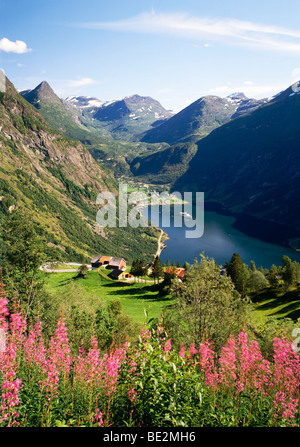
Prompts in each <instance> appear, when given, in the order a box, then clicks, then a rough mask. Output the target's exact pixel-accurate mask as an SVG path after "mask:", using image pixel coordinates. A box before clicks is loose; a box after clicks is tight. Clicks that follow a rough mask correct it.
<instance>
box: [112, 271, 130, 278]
mask: <svg viewBox="0 0 300 447" xmlns="http://www.w3.org/2000/svg"><path fill="white" fill-rule="evenodd" d="M110 276H111V277H112V278H114V279H127V278H131V277H132V275H131V273H129V272H125V271H124V270H121V269H114V270H113V271H112V272H111V274H110Z"/></svg>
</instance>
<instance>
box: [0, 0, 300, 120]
mask: <svg viewBox="0 0 300 447" xmlns="http://www.w3.org/2000/svg"><path fill="white" fill-rule="evenodd" d="M299 19H300V2H299V0H286V1H285V2H283V1H282V0H281V1H278V0H273V1H269V0H252V1H251V2H249V1H243V0H239V1H237V0H222V1H220V0H214V1H211V0H184V1H181V0H152V1H148V0H131V1H127V0H109V1H107V0H106V1H103V0H84V1H78V0H39V1H36V0H0V68H1V69H2V70H3V71H4V72H5V74H6V75H7V77H8V78H9V79H10V80H11V81H12V82H13V83H14V85H15V87H16V88H17V89H29V88H34V87H36V86H37V85H38V84H39V83H40V82H42V81H44V80H45V81H47V82H48V83H49V84H50V85H51V87H52V88H53V90H54V91H55V92H56V93H57V94H58V95H59V96H60V97H61V98H66V97H68V96H71V95H84V96H94V97H97V98H98V99H100V100H103V101H109V100H114V99H119V98H123V97H125V96H130V95H133V94H138V95H141V96H151V97H152V98H155V99H157V100H158V101H160V103H161V104H162V105H163V106H164V107H165V108H166V109H169V110H173V111H176V112H178V111H179V110H181V109H183V108H184V107H186V106H187V105H189V104H191V103H192V102H194V101H196V100H197V99H199V98H200V97H202V96H205V95H217V96H221V97H225V96H227V95H229V94H231V93H234V92H244V93H245V94H246V96H248V97H251V98H257V99H260V98H267V97H271V96H273V95H275V94H277V93H278V92H280V91H282V90H284V89H286V88H287V87H289V86H290V85H291V84H293V83H294V82H296V81H298V80H300V20H299Z"/></svg>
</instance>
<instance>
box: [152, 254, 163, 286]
mask: <svg viewBox="0 0 300 447" xmlns="http://www.w3.org/2000/svg"><path fill="white" fill-rule="evenodd" d="M152 276H153V278H154V280H155V279H157V281H158V282H159V278H161V277H162V276H164V269H163V268H162V265H161V261H160V257H159V256H156V258H155V260H154V263H153V270H152Z"/></svg>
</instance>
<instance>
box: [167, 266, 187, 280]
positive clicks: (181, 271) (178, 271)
mask: <svg viewBox="0 0 300 447" xmlns="http://www.w3.org/2000/svg"><path fill="white" fill-rule="evenodd" d="M165 273H175V275H176V276H177V277H178V278H179V279H182V278H183V277H184V274H185V269H184V268H181V267H168V268H166V270H165Z"/></svg>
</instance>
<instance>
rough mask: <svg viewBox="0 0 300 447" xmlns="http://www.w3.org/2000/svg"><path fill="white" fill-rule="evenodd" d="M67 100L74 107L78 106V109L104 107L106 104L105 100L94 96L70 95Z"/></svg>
mask: <svg viewBox="0 0 300 447" xmlns="http://www.w3.org/2000/svg"><path fill="white" fill-rule="evenodd" d="M65 101H66V102H68V103H69V104H72V105H73V106H74V107H78V109H86V108H93V107H102V106H103V105H104V104H105V101H101V100H100V99H98V98H95V97H93V96H68V97H67V98H66V99H65Z"/></svg>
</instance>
